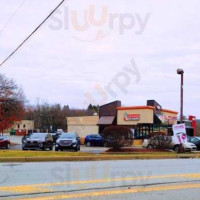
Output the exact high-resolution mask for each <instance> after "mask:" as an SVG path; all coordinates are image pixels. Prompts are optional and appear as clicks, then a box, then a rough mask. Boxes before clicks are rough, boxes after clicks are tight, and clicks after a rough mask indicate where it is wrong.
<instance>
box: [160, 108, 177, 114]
mask: <svg viewBox="0 0 200 200" xmlns="http://www.w3.org/2000/svg"><path fill="white" fill-rule="evenodd" d="M162 111H163V112H169V113H173V114H178V112H177V111H174V110H168V109H164V108H163V109H162Z"/></svg>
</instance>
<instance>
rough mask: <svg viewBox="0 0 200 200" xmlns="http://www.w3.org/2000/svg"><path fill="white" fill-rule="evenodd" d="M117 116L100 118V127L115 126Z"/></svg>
mask: <svg viewBox="0 0 200 200" xmlns="http://www.w3.org/2000/svg"><path fill="white" fill-rule="evenodd" d="M114 119H115V116H103V117H100V119H99V122H98V125H111V124H113V122H114Z"/></svg>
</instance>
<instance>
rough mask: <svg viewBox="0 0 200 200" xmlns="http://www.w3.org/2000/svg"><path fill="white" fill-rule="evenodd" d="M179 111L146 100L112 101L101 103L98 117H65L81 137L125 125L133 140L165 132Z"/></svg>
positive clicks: (70, 127)
mask: <svg viewBox="0 0 200 200" xmlns="http://www.w3.org/2000/svg"><path fill="white" fill-rule="evenodd" d="M177 115H178V112H176V111H173V110H169V109H164V108H162V106H161V105H160V104H159V103H157V102H156V101H155V100H148V101H147V105H145V106H129V107H123V106H121V101H114V102H111V103H108V104H105V105H102V106H100V108H99V116H90V117H87V116H86V117H68V118H67V124H68V132H77V133H78V134H79V136H80V137H81V138H84V137H85V136H86V135H88V134H91V133H100V134H102V133H103V130H104V129H105V128H106V127H109V126H113V125H116V126H117V125H119V126H126V127H129V128H131V129H132V131H133V132H134V138H135V140H140V142H139V143H137V141H136V143H137V144H141V142H142V139H145V138H147V136H148V134H149V133H151V132H153V131H163V132H167V130H168V127H169V126H172V125H173V124H177Z"/></svg>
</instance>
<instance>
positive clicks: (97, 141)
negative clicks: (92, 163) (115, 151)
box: [85, 134, 105, 147]
mask: <svg viewBox="0 0 200 200" xmlns="http://www.w3.org/2000/svg"><path fill="white" fill-rule="evenodd" d="M85 145H87V146H88V147H90V146H104V145H105V140H104V139H103V138H102V137H101V135H99V134H92V135H87V136H86V137H85Z"/></svg>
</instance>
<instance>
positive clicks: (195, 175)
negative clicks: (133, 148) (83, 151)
mask: <svg viewBox="0 0 200 200" xmlns="http://www.w3.org/2000/svg"><path fill="white" fill-rule="evenodd" d="M199 166H200V160H198V159H188V160H187V159H186V160H132V161H99V162H56V163H51V162H48V163H14V164H13V163H12V164H9V163H1V164H0V169H1V173H0V199H3V200H7V199H20V200H61V199H86V200H88V199H90V200H91V199H92V200H96V199H98V200H104V199H108V200H109V199H113V200H118V199H119V200H121V199H128V200H129V199H137V200H151V199H153V200H158V199H159V200H168V199H173V200H180V199H183V198H184V199H192V200H199V196H200V168H199Z"/></svg>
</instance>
